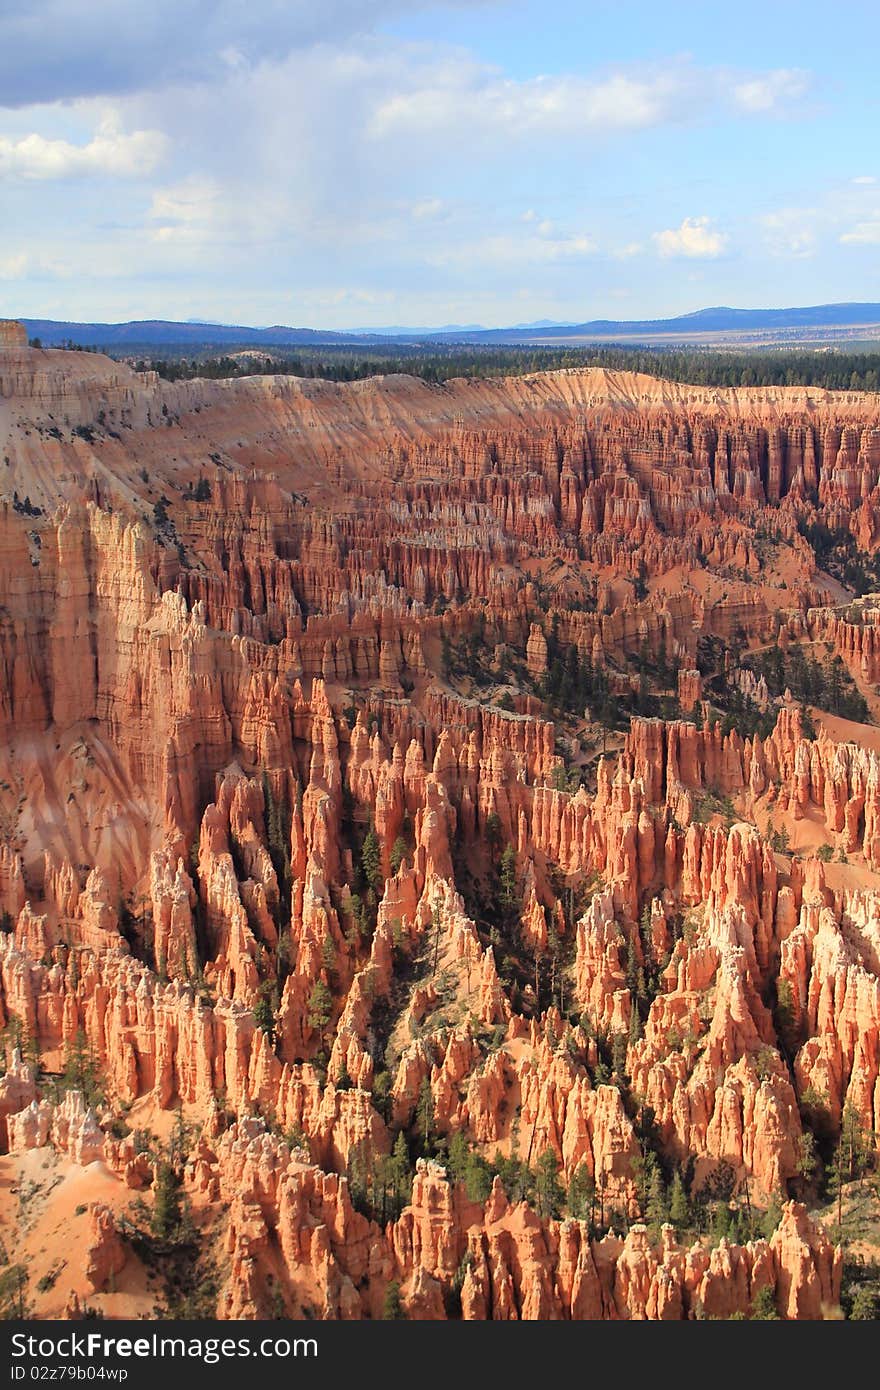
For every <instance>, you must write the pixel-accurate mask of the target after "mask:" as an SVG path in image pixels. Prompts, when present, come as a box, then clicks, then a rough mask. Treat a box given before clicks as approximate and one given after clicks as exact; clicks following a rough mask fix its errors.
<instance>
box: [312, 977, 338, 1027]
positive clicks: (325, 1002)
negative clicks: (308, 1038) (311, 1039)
mask: <svg viewBox="0 0 880 1390" xmlns="http://www.w3.org/2000/svg"><path fill="white" fill-rule="evenodd" d="M332 1012H333V998H332V996H331V994H330V991H329V989H328V988H327V986H326V984H325V983H324V981H323V980H316V981H315V983H314V985H313V986H312V992H311V994H310V995H309V1012H308V1025H309V1027H310V1028H315V1029H317V1031H318V1032H319V1033H322V1032H323V1031H324V1029H325V1028H326V1027H327V1024H328V1023H329V1022H330V1015H331V1014H332Z"/></svg>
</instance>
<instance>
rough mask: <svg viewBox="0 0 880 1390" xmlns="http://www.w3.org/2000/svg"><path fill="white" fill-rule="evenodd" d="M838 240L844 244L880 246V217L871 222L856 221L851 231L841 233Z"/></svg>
mask: <svg viewBox="0 0 880 1390" xmlns="http://www.w3.org/2000/svg"><path fill="white" fill-rule="evenodd" d="M840 240H841V241H842V242H843V244H844V245H845V246H880V218H877V219H876V220H874V221H872V222H857V223H856V225H855V226H854V227H853V229H852V231H849V232H844V233H843V235H842V237H841V238H840Z"/></svg>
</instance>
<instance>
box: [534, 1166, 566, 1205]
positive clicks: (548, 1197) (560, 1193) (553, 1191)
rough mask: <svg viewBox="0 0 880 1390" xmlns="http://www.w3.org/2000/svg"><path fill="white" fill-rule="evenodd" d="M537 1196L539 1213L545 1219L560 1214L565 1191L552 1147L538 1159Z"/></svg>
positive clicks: (536, 1174) (536, 1173)
mask: <svg viewBox="0 0 880 1390" xmlns="http://www.w3.org/2000/svg"><path fill="white" fill-rule="evenodd" d="M535 1196H536V1199H537V1206H538V1214H539V1216H542V1217H543V1218H544V1220H545V1221H547V1220H549V1219H550V1217H552V1216H558V1215H559V1213H560V1211H561V1208H562V1203H563V1201H564V1199H565V1191H564V1189H563V1187H562V1185H561V1183H560V1181H559V1162H558V1160H557V1158H556V1154H555V1153H554V1152H553V1150H552V1149H545V1150H544V1152H543V1153H542V1154H541V1156H540V1158H539V1159H538V1162H537V1165H536V1170H535Z"/></svg>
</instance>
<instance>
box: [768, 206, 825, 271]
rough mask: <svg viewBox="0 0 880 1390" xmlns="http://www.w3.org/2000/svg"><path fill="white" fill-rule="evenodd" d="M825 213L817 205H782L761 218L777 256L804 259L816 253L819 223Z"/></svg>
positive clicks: (773, 252) (769, 244) (770, 247)
mask: <svg viewBox="0 0 880 1390" xmlns="http://www.w3.org/2000/svg"><path fill="white" fill-rule="evenodd" d="M821 220H822V214H821V212H820V211H819V210H818V209H816V208H781V209H780V210H779V211H778V212H768V213H766V214H765V215H764V216H763V217H761V218H759V222H760V225H761V226H762V227H763V228H764V240H765V242H766V245H767V247H768V249H769V251H770V252H771V253H772V254H773V255H774V256H782V257H784V258H786V259H789V258H794V259H796V260H804V259H806V258H807V257H808V256H812V255H813V254H814V253H815V250H816V245H817V238H816V231H815V224H816V223H817V222H821Z"/></svg>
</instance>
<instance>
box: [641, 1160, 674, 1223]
mask: <svg viewBox="0 0 880 1390" xmlns="http://www.w3.org/2000/svg"><path fill="white" fill-rule="evenodd" d="M645 1214H646V1216H647V1218H648V1221H649V1223H650V1224H651V1225H652V1226H662V1225H663V1222H664V1221H666V1220H668V1218H669V1204H668V1202H667V1198H666V1183H665V1182H664V1181H663V1174H662V1172H661V1171H660V1165H659V1163H658V1164H656V1166H655V1167H654V1170H653V1172H652V1174H651V1184H650V1187H649V1188H648V1202H647V1210H646V1213H645Z"/></svg>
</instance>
